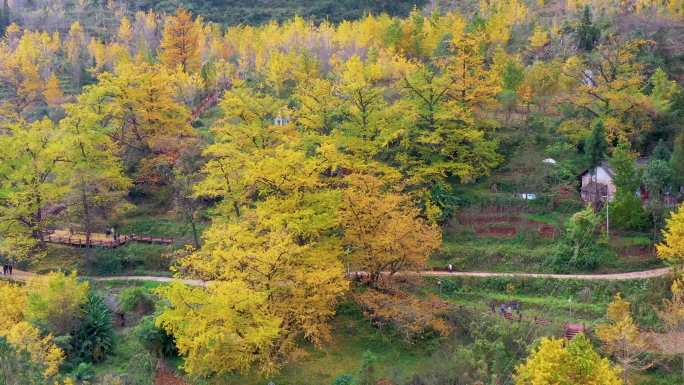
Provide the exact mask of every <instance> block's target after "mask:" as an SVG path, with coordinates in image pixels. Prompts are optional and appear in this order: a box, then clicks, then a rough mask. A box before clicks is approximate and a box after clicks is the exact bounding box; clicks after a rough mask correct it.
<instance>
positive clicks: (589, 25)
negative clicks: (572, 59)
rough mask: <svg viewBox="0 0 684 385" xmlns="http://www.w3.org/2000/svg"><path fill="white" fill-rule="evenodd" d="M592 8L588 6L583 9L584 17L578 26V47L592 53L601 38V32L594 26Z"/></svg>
mask: <svg viewBox="0 0 684 385" xmlns="http://www.w3.org/2000/svg"><path fill="white" fill-rule="evenodd" d="M592 19H593V17H592V14H591V7H590V6H589V5H588V4H587V5H585V6H584V9H582V16H581V17H580V21H579V23H578V25H577V29H576V33H577V46H578V47H579V48H580V49H582V50H585V51H591V50H593V49H594V46H596V43H597V42H598V40H599V38H600V37H601V30H600V29H599V28H598V27H597V26H596V25H595V24H594V22H593V20H592Z"/></svg>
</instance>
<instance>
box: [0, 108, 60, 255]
mask: <svg viewBox="0 0 684 385" xmlns="http://www.w3.org/2000/svg"><path fill="white" fill-rule="evenodd" d="M62 141H63V135H61V133H60V132H59V130H58V128H57V127H56V126H55V124H54V123H53V122H51V121H50V120H47V119H46V120H40V121H36V122H33V123H27V122H20V123H17V124H13V125H11V126H10V127H9V133H8V134H6V135H1V136H0V147H2V148H3V151H2V153H0V218H1V222H2V225H0V234H1V235H2V236H1V237H0V239H1V247H2V250H3V252H4V253H6V254H8V255H10V256H11V257H12V258H14V259H24V258H27V257H30V256H40V255H41V254H42V252H43V251H44V250H41V248H40V246H41V241H42V239H43V232H44V231H45V230H47V228H48V227H49V226H50V224H51V223H52V221H53V220H54V217H53V216H51V215H48V214H47V212H46V208H49V207H53V206H54V205H57V204H59V203H60V201H61V199H62V198H64V196H65V194H66V193H67V192H68V191H69V190H68V188H67V186H66V185H65V183H64V179H63V178H61V177H60V175H63V173H62V168H63V167H64V163H63V162H64V161H66V156H65V153H64V148H63V144H62Z"/></svg>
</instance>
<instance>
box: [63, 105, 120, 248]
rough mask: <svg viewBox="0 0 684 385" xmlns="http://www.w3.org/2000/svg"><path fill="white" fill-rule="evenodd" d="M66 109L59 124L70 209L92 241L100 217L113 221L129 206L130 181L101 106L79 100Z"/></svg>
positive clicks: (108, 222) (88, 238) (108, 223)
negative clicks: (61, 134) (126, 198)
mask: <svg viewBox="0 0 684 385" xmlns="http://www.w3.org/2000/svg"><path fill="white" fill-rule="evenodd" d="M79 100H80V101H82V100H83V96H81V98H79ZM65 109H66V112H67V116H66V117H65V118H64V119H62V121H61V122H60V126H61V128H62V131H63V132H64V133H65V140H64V146H65V149H64V150H65V153H66V155H65V157H66V159H67V161H68V164H69V167H68V168H66V171H67V172H68V175H66V176H65V178H66V179H67V180H68V183H69V187H70V191H71V193H70V195H69V197H68V198H69V201H70V203H71V204H70V205H69V208H70V210H69V211H70V215H71V216H72V217H73V218H76V219H77V220H80V222H81V223H82V226H83V229H84V231H85V233H86V243H88V244H89V243H90V236H91V234H92V232H93V231H94V228H95V226H96V224H97V223H96V220H97V219H100V220H104V221H106V222H105V223H101V225H103V226H107V225H110V224H111V223H112V217H113V216H114V215H116V214H117V213H118V212H120V211H122V210H124V209H125V208H126V207H127V204H126V201H125V200H124V198H125V195H126V194H127V193H128V189H129V187H130V186H131V182H130V180H129V179H128V178H127V177H126V176H125V175H124V173H123V167H122V165H121V159H120V158H119V157H118V156H117V153H118V149H119V148H118V146H117V145H116V143H114V142H113V141H112V139H111V137H110V136H109V135H107V133H108V132H107V130H106V129H105V127H103V125H104V121H107V120H108V119H107V118H105V117H103V116H101V115H100V114H98V113H97V109H99V108H98V107H94V106H89V105H84V103H81V102H80V103H76V104H71V105H67V106H66V107H65ZM103 120H104V121H103Z"/></svg>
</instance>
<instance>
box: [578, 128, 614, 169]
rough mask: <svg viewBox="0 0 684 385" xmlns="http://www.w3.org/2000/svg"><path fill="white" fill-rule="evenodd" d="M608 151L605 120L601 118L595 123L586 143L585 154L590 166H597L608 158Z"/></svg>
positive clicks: (592, 167)
mask: <svg viewBox="0 0 684 385" xmlns="http://www.w3.org/2000/svg"><path fill="white" fill-rule="evenodd" d="M607 151H608V142H607V141H606V132H605V129H604V126H603V121H601V120H599V121H597V122H596V123H595V124H594V128H593V129H592V130H591V134H589V136H588V137H587V139H586V141H585V143H584V154H585V157H586V160H587V165H588V166H589V168H591V169H594V168H596V166H598V165H599V164H600V163H601V162H602V161H603V160H604V159H605V158H606V152H607Z"/></svg>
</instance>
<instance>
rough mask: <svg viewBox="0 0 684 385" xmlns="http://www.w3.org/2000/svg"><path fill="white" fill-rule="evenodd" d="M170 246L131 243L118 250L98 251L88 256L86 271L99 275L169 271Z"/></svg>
mask: <svg viewBox="0 0 684 385" xmlns="http://www.w3.org/2000/svg"><path fill="white" fill-rule="evenodd" d="M171 250H172V249H171V248H170V247H169V246H163V245H152V244H144V243H129V244H127V245H124V246H121V247H117V248H116V249H96V250H92V251H93V252H92V253H90V254H86V269H87V270H88V271H91V272H93V273H94V274H97V275H114V274H121V273H124V272H134V271H141V270H142V271H168V267H169V266H168V265H169V260H168V259H167V258H166V257H165V255H166V254H167V253H169V252H170V251H171Z"/></svg>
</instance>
